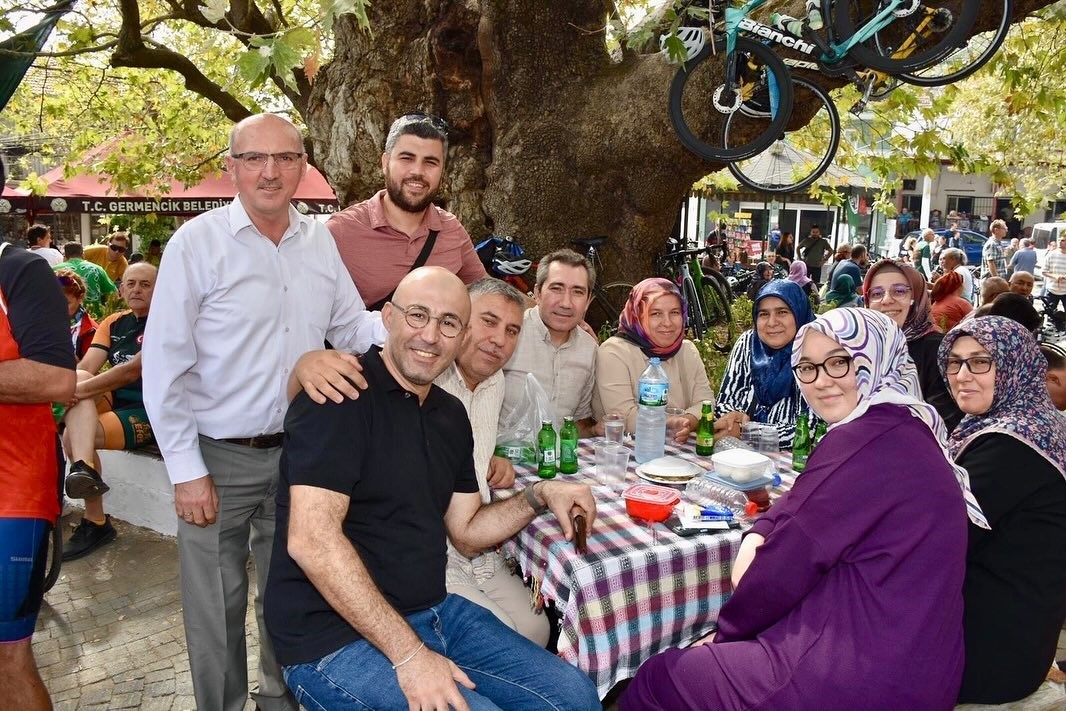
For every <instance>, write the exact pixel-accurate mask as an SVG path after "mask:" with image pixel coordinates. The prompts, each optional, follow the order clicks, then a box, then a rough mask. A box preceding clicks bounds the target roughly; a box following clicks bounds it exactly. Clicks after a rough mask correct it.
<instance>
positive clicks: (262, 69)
mask: <svg viewBox="0 0 1066 711" xmlns="http://www.w3.org/2000/svg"><path fill="white" fill-rule="evenodd" d="M264 50H266V51H264ZM270 64H271V52H270V49H269V47H263V48H256V47H253V48H252V49H249V50H248V51H246V52H245V53H244V54H242V55H241V56H240V58H239V59H238V60H237V72H238V73H239V74H240V75H241V78H242V79H244V80H245V81H246V82H248V83H249V84H250V85H251V86H253V87H255V86H259V85H261V84H262V83H263V82H264V81H265V80H266V77H267V70H269V69H270Z"/></svg>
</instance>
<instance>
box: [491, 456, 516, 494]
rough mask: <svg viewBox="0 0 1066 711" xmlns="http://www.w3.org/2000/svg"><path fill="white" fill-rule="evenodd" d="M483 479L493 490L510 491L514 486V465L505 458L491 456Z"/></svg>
mask: <svg viewBox="0 0 1066 711" xmlns="http://www.w3.org/2000/svg"><path fill="white" fill-rule="evenodd" d="M485 479H486V481H488V484H489V487H491V488H493V489H510V488H511V487H512V486H514V464H512V463H511V460H510V459H508V458H507V457H497V456H496V455H492V458H491V459H489V471H488V474H487V476H486V477H485Z"/></svg>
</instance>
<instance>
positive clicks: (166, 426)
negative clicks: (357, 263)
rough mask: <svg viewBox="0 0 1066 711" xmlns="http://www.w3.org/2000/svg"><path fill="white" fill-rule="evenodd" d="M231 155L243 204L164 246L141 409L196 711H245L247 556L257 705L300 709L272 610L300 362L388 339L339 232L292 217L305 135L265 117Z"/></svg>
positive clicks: (239, 130)
mask: <svg viewBox="0 0 1066 711" xmlns="http://www.w3.org/2000/svg"><path fill="white" fill-rule="evenodd" d="M229 149H230V154H229V156H227V157H226V168H227V170H228V171H229V174H230V176H231V177H232V178H233V182H234V184H235V185H236V186H237V191H238V194H237V197H236V198H235V199H234V200H233V202H232V203H230V205H228V206H226V207H220V208H217V209H214V210H211V211H210V212H207V213H205V214H203V215H200V216H198V217H196V218H194V219H193V220H190V221H189V222H187V223H186V224H184V225H182V227H181V228H180V229H178V231H177V232H175V234H174V237H173V238H172V239H171V240H170V242H169V244H168V245H167V250H166V254H165V256H164V257H163V260H162V264H161V266H160V269H159V277H158V280H157V283H156V286H157V290H158V291H159V293H160V294H161V295H162V298H161V299H157V300H156V301H157V303H156V304H155V305H153V309H152V318H151V320H150V321H149V323H148V326H147V330H146V333H145V339H144V348H143V351H142V353H143V355H142V358H143V375H144V403H145V407H146V409H147V410H148V413H149V418H150V419H151V421H152V424H153V429H154V431H155V436H156V441H157V443H158V445H159V448H160V450H161V451H162V453H163V458H164V460H165V462H166V466H167V472H168V473H169V475H170V479H171V481H172V482H173V483H174V507H175V510H176V512H177V515H178V518H179V523H178V553H179V557H180V563H181V585H182V603H183V614H184V620H185V635H186V640H187V642H188V649H189V662H190V667H191V671H192V677H193V690H194V693H195V696H196V706H197V708H199V709H202V710H203V711H238V710H241V709H244V707H245V702H246V700H247V698H248V692H249V690H248V678H247V676H248V675H247V671H246V670H247V654H246V649H245V639H244V620H245V614H246V609H247V589H248V574H247V568H246V565H247V560H248V552H249V545H250V547H251V552H252V553H253V555H254V556H255V563H256V577H257V590H258V595H257V598H256V604H255V608H256V618H257V621H258V623H259V689H258V693H257V694H254V698H255V701H256V703H257V705H258V706H259V707H260V708H262V709H264V710H267V711H269V710H271V709H295V708H296V704H295V701H294V699H293V698H292V695H291V694H289V692H288V690H287V689H286V687H285V683H284V681H283V679H282V677H281V673H280V669H279V668H278V665H277V663H276V661H275V659H274V652H273V648H272V646H271V643H270V638H269V636H268V635H267V634H266V628H265V627H264V624H263V616H262V600H261V596H262V593H263V589H264V587H265V584H266V575H267V570H268V569H269V567H270V555H271V547H272V544H273V540H274V496H275V491H276V487H277V478H278V464H279V458H280V456H281V440H282V434H281V433H282V423H283V420H284V417H285V411H286V409H287V405H288V400H287V397H286V393H285V385H286V383H287V381H288V378H289V373H290V371H291V369H292V367H293V365H294V364H295V362H296V360H297V358H299V357H300V356H301V355H302V354H303V353H305V352H307V351H310V350H312V349H318V348H321V347H322V343H323V340H324V339H326V338H328V339H329V341H330V342H331V343H333V344H334V345H335V346H336V347H337V348H338V349H339V350H340V351H354V352H363V351H365V350H366V349H367V348H369V347H370V346H371V345H372V344H375V343H381V342H382V341H383V340H384V329H383V328H382V327H381V321H380V315H379V314H371V313H370V312H368V311H366V309H365V307H364V305H363V301H362V299H361V298H360V296H359V293H358V291H357V290H356V288H355V285H354V284H353V283H352V280H351V277H350V276H349V274H348V270H347V269H345V268H344V265H343V263H342V262H341V260H340V255H339V254H338V253H337V247H336V244H335V243H334V241H333V238H332V237H331V236H330V234H329V232H328V231H327V230H326V229H325V227H324V226H323V225H322V224H321V223H318V222H315V221H314V220H311V219H309V218H307V217H304V216H301V215H300V214H299V213H298V212H297V211H296V210H295V209H294V208H293V207H292V205H291V204H290V200H291V199H292V196H293V194H294V193H295V192H296V188H297V186H298V185H299V184H300V181H301V180H302V178H303V176H304V174H305V172H306V170H307V158H306V155H305V153H304V150H303V142H302V140H301V136H300V133H299V131H298V130H297V129H296V127H295V126H293V125H292V123H290V122H289V121H288V120H287V119H285V118H282V117H280V116H276V115H271V114H260V115H256V116H252V117H250V118H247V119H244V120H243V121H241V122H240V123H238V124H237V125H236V126H235V127H234V128H233V132H232V133H231V135H230V144H229ZM160 302H161V303H160ZM336 357H348V356H336ZM352 360H353V361H354V357H352ZM357 384H359V385H361V386H364V387H365V381H361V382H359V383H357Z"/></svg>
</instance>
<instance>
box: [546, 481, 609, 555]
mask: <svg viewBox="0 0 1066 711" xmlns="http://www.w3.org/2000/svg"><path fill="white" fill-rule="evenodd" d="M533 486H534V487H536V488H535V489H534V490H533V495H534V496H535V497H536V498H537V499H539V500H540V501H543V502H544V503H545V504H547V505H548V508H550V509H551V510H552V513H554V514H555V517H556V518H558V519H559V526H560V527H561V528H562V529H563V534H564V535H565V536H566V540H568V541H572V540H573V539H574V519H573V517H574V516H576V515H578V514H580V515H582V516H584V517H585V526H586V529H585V530H586V531H587V532H589V533H591V532H592V522H593V521H595V520H596V499H595V498H594V497H593V496H592V489H590V488H589V487H588V485H587V484H571V483H569V482H565V481H545V482H538V483H537V484H534V485H533Z"/></svg>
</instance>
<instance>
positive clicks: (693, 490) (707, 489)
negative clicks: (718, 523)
mask: <svg viewBox="0 0 1066 711" xmlns="http://www.w3.org/2000/svg"><path fill="white" fill-rule="evenodd" d="M685 494H686V495H687V497H688V498H689V499H690V500H691V501H694V502H696V503H700V504H704V503H712V504H720V505H722V506H725V507H726V508H728V509H729V510H731V511H732V512H733V513H734V514H736V515H738V516H749V517H750V516H754V515H755V514H756V513H758V511H759V507H758V504H757V503H756V502H754V501H750V500H749V499H748V495H747V494H745V493H744V492H743V491H737V490H736V489H733V488H731V487H728V486H722V485H721V484H715V483H714V482H713V481H711V480H710V479H707V478H706V477H701V476H698V477H696V478H695V479H693V480H692V481H690V482H689V483H688V484H687V485H686V486H685Z"/></svg>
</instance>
